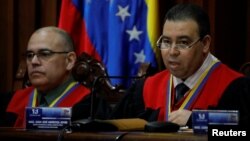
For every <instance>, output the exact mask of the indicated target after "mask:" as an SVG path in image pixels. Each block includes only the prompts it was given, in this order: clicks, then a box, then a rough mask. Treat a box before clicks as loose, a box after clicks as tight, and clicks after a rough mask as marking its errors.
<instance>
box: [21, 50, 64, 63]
mask: <svg viewBox="0 0 250 141" xmlns="http://www.w3.org/2000/svg"><path fill="white" fill-rule="evenodd" d="M65 53H69V52H67V51H61V52H56V51H52V50H48V49H45V50H39V51H38V52H37V53H35V52H33V51H27V52H26V53H25V54H24V56H25V57H26V60H28V61H31V60H32V59H33V58H34V56H35V55H36V57H37V58H39V59H41V60H47V59H49V58H50V57H51V56H53V55H54V54H65Z"/></svg>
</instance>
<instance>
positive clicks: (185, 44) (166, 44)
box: [156, 35, 201, 50]
mask: <svg viewBox="0 0 250 141" xmlns="http://www.w3.org/2000/svg"><path fill="white" fill-rule="evenodd" d="M200 39H201V38H198V39H197V40H195V41H194V42H191V43H190V42H189V41H187V40H183V41H177V43H176V44H175V46H174V47H175V48H176V49H177V50H184V49H188V48H191V47H193V46H194V45H195V44H196V43H197V42H199V41H200ZM172 44H173V43H172V41H170V40H169V39H167V38H164V37H163V36H162V35H161V36H160V38H159V39H158V41H157V42H156V45H157V47H158V48H159V49H170V48H172V47H173V45H172Z"/></svg>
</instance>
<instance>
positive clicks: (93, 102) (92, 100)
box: [89, 75, 144, 120]
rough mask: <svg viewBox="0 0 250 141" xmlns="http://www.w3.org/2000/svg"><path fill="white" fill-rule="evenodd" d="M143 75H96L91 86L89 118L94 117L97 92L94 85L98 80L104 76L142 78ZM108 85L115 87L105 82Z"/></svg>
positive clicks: (104, 77) (92, 118)
mask: <svg viewBox="0 0 250 141" xmlns="http://www.w3.org/2000/svg"><path fill="white" fill-rule="evenodd" d="M143 77H144V75H142V76H98V77H96V78H95V79H94V81H93V85H92V87H91V106H90V107H91V109H90V117H89V119H90V120H94V119H95V108H96V102H95V100H96V97H97V93H96V90H97V89H96V85H97V84H98V82H100V80H101V79H106V78H109V79H110V78H111V79H140V78H143ZM107 85H109V86H111V87H112V89H114V90H115V89H116V87H114V86H112V85H111V84H109V83H108V84H107Z"/></svg>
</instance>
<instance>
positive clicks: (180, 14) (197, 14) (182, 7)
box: [164, 3, 210, 38]
mask: <svg viewBox="0 0 250 141" xmlns="http://www.w3.org/2000/svg"><path fill="white" fill-rule="evenodd" d="M187 19H191V20H194V21H195V22H196V23H197V24H198V28H199V36H200V37H201V38H203V37H204V36H206V35H210V21H209V17H208V14H207V13H206V12H205V11H204V10H203V9H202V8H201V7H199V6H197V5H194V4H190V3H188V4H187V3H182V4H177V5H175V6H174V7H173V8H171V9H170V10H169V11H168V12H167V14H166V15H165V19H164V21H165V22H166V21H167V20H168V21H178V20H179V21H180V20H187Z"/></svg>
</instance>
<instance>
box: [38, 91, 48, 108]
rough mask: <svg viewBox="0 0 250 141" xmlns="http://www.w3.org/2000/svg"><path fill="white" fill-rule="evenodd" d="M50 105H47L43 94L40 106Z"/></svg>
mask: <svg viewBox="0 0 250 141" xmlns="http://www.w3.org/2000/svg"><path fill="white" fill-rule="evenodd" d="M47 105H48V104H47V101H46V99H45V96H44V95H43V94H42V95H41V99H40V104H39V106H40V107H46V106H47Z"/></svg>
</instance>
